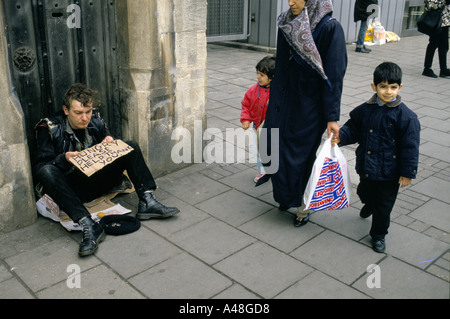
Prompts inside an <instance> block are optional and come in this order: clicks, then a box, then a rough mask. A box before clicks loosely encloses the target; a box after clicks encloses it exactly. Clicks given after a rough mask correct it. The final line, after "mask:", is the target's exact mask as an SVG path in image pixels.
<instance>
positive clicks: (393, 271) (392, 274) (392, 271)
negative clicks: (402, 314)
mask: <svg viewBox="0 0 450 319" xmlns="http://www.w3.org/2000/svg"><path fill="white" fill-rule="evenodd" d="M378 266H379V267H380V268H379V270H380V278H381V280H380V283H381V287H380V288H369V287H368V285H367V281H368V280H371V278H369V276H371V275H374V272H372V273H367V274H366V275H364V276H362V277H361V278H360V279H359V280H358V281H356V282H355V283H354V284H353V285H352V287H354V288H356V289H358V290H359V291H362V292H363V293H365V294H367V295H369V296H371V297H373V298H376V299H448V298H449V289H448V282H446V281H444V280H442V279H439V278H437V277H436V276H434V275H432V274H428V273H426V272H423V271H421V270H420V269H418V268H416V267H414V266H411V265H409V264H407V263H404V262H402V261H400V260H397V259H395V258H393V257H387V258H386V259H384V260H382V261H381V262H380V263H378Z"/></svg>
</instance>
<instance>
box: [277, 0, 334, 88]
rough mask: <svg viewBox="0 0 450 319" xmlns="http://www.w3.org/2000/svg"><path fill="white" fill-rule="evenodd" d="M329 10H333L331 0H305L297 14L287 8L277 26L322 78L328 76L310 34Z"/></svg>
mask: <svg viewBox="0 0 450 319" xmlns="http://www.w3.org/2000/svg"><path fill="white" fill-rule="evenodd" d="M331 12H333V4H332V0H306V5H305V8H304V9H303V10H302V12H301V13H300V14H299V15H298V16H295V15H294V14H293V13H292V10H291V9H289V10H287V11H286V12H284V13H282V14H281V15H280V16H279V17H278V27H279V28H280V29H281V30H282V31H283V34H284V36H285V37H286V40H287V41H288V43H289V44H290V46H291V47H292V49H293V50H294V51H295V53H296V54H297V55H299V56H300V57H301V58H302V59H303V60H304V61H306V63H308V65H310V66H311V67H312V68H313V69H314V70H315V71H317V72H318V73H319V74H320V76H321V77H322V78H323V79H324V80H327V79H328V77H327V75H326V74H325V71H324V69H323V65H322V59H321V57H320V54H319V51H318V50H317V47H316V44H315V42H314V39H313V35H312V34H313V32H314V30H315V29H316V27H317V25H318V24H319V22H320V21H321V20H322V18H323V17H325V16H326V15H327V14H329V13H331Z"/></svg>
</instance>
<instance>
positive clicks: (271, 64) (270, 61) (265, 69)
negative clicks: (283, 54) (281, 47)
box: [256, 56, 275, 79]
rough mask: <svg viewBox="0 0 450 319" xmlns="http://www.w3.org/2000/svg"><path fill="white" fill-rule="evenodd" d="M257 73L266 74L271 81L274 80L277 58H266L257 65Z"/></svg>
mask: <svg viewBox="0 0 450 319" xmlns="http://www.w3.org/2000/svg"><path fill="white" fill-rule="evenodd" d="M256 71H259V72H261V73H264V74H265V75H267V77H268V78H269V79H273V77H274V75H275V57H274V56H266V57H264V58H263V59H262V60H261V61H259V62H258V64H257V65H256Z"/></svg>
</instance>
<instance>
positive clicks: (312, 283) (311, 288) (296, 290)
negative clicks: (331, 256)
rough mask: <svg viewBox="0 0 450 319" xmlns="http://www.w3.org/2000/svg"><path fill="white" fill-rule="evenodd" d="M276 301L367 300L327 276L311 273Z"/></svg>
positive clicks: (355, 291)
mask: <svg viewBox="0 0 450 319" xmlns="http://www.w3.org/2000/svg"><path fill="white" fill-rule="evenodd" d="M276 298H277V299H368V298H370V297H368V296H367V295H364V294H362V293H361V292H359V291H358V290H356V289H354V288H351V287H349V286H348V285H346V284H344V283H342V282H339V281H338V280H336V279H334V278H331V277H330V276H327V275H325V274H323V273H321V272H320V271H317V270H315V271H313V272H312V273H311V274H309V275H308V276H306V277H305V278H303V279H301V280H300V281H298V282H297V283H295V284H294V285H292V286H291V287H289V288H288V289H286V290H285V291H283V292H282V293H281V294H279V295H278V296H276Z"/></svg>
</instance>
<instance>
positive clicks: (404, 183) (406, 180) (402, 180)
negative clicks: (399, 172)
mask: <svg viewBox="0 0 450 319" xmlns="http://www.w3.org/2000/svg"><path fill="white" fill-rule="evenodd" d="M398 183H399V184H400V187H405V186H408V185H410V184H411V178H408V177H403V176H400V179H399V180H398Z"/></svg>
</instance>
